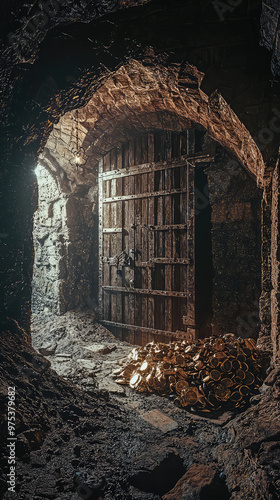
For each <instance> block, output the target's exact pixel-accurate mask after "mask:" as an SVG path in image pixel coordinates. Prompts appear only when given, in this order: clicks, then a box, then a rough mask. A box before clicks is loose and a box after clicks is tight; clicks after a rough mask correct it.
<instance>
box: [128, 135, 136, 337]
mask: <svg viewBox="0 0 280 500" xmlns="http://www.w3.org/2000/svg"><path fill="white" fill-rule="evenodd" d="M134 164H135V160H134V140H131V141H129V144H128V168H131V167H133V166H134ZM134 179H135V178H134V176H133V175H131V176H129V177H128V184H129V193H130V194H135V185H134ZM134 248H135V200H128V255H129V260H130V265H129V266H128V267H127V270H126V274H127V287H128V289H129V288H134V266H135V261H134V253H133V252H134ZM127 316H128V324H130V325H134V324H135V295H134V294H133V293H129V295H128V313H127ZM128 338H129V342H131V343H132V344H135V330H131V331H129V333H128Z"/></svg>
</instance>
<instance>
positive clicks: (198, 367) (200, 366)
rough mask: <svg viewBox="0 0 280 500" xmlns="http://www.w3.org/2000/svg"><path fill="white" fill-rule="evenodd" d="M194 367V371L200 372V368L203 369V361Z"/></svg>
mask: <svg viewBox="0 0 280 500" xmlns="http://www.w3.org/2000/svg"><path fill="white" fill-rule="evenodd" d="M194 367H195V368H196V370H201V368H203V367H204V363H203V361H201V360H199V361H198V362H197V363H196V364H195V365H194Z"/></svg>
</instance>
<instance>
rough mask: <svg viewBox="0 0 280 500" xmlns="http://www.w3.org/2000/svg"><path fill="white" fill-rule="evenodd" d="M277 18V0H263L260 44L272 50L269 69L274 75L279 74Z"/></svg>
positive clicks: (279, 54) (278, 15)
mask: <svg viewBox="0 0 280 500" xmlns="http://www.w3.org/2000/svg"><path fill="white" fill-rule="evenodd" d="M279 18H280V6H279V2H278V1H277V0H276V1H275V0H263V2H262V16H261V36H262V44H263V45H264V46H265V47H266V48H267V49H268V50H271V51H272V59H271V69H272V72H273V73H274V74H275V75H279V74H280V40H279Z"/></svg>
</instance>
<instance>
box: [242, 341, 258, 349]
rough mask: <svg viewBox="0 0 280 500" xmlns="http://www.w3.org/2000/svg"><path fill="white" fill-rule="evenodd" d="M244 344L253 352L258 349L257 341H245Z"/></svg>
mask: <svg viewBox="0 0 280 500" xmlns="http://www.w3.org/2000/svg"><path fill="white" fill-rule="evenodd" d="M244 343H245V345H246V347H248V349H250V350H251V351H252V350H254V349H255V348H256V341H255V340H254V339H244Z"/></svg>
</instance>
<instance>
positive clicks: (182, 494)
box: [162, 463, 229, 500]
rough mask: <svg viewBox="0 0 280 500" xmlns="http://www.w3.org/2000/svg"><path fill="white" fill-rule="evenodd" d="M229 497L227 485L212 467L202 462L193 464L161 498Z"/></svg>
mask: <svg viewBox="0 0 280 500" xmlns="http://www.w3.org/2000/svg"><path fill="white" fill-rule="evenodd" d="M202 494H204V495H206V496H204V497H203V498H215V500H227V499H229V492H228V490H227V487H226V485H225V483H224V481H223V482H222V481H221V479H220V478H219V475H218V474H217V472H216V471H215V469H214V467H211V466H209V465H204V464H196V463H195V464H193V465H192V466H191V467H190V468H189V469H188V470H187V472H186V473H185V474H184V475H183V477H181V479H179V481H178V482H177V483H176V484H175V486H174V488H173V489H172V490H170V491H169V492H168V493H166V495H164V496H163V497H162V498H163V500H178V499H179V498H180V500H189V499H190V498H202Z"/></svg>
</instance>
